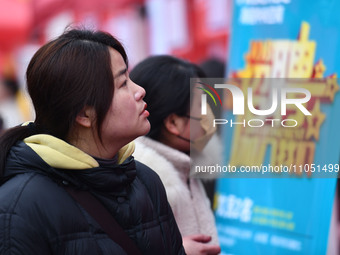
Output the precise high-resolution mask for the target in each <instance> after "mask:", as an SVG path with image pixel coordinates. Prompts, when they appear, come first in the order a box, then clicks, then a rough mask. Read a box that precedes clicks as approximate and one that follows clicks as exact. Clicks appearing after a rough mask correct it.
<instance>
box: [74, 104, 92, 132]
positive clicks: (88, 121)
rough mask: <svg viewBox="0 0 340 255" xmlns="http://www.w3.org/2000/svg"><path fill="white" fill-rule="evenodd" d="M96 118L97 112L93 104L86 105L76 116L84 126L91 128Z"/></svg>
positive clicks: (78, 121)
mask: <svg viewBox="0 0 340 255" xmlns="http://www.w3.org/2000/svg"><path fill="white" fill-rule="evenodd" d="M95 119H96V112H95V110H94V108H93V107H92V106H85V107H84V108H83V109H82V110H81V111H80V112H79V113H78V114H77V117H76V122H77V123H78V124H79V125H81V126H83V127H87V128H90V127H91V126H92V124H93V123H94V120H95Z"/></svg>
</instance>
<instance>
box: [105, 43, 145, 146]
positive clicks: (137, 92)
mask: <svg viewBox="0 0 340 255" xmlns="http://www.w3.org/2000/svg"><path fill="white" fill-rule="evenodd" d="M110 56H111V68H112V73H113V77H114V87H115V88H114V96H113V98H112V103H111V106H110V108H109V110H108V112H107V114H106V116H105V119H104V121H103V124H102V130H101V135H102V141H103V143H104V146H105V147H106V148H107V147H108V146H110V144H115V145H116V146H117V145H118V144H119V145H121V146H124V145H125V144H127V143H129V142H130V141H132V140H134V139H135V138H137V137H138V136H142V135H145V134H147V133H148V132H149V130H150V123H149V121H148V119H147V117H148V116H149V112H148V111H147V110H146V103H145V102H144V101H143V98H144V96H145V90H144V89H143V88H142V87H140V86H138V85H137V84H135V83H134V82H133V81H131V80H130V78H129V73H128V71H127V66H126V64H125V62H124V60H123V58H122V56H121V55H120V53H119V52H118V51H116V50H114V49H112V48H110Z"/></svg>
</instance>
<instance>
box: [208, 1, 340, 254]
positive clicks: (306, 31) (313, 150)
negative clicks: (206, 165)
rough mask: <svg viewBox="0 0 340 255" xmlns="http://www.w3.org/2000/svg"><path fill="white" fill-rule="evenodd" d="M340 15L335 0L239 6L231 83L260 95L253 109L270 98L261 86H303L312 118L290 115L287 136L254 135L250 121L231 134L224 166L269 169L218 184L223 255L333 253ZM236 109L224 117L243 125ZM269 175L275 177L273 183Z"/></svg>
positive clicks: (283, 132) (339, 151) (227, 130)
mask: <svg viewBox="0 0 340 255" xmlns="http://www.w3.org/2000/svg"><path fill="white" fill-rule="evenodd" d="M339 11H340V2H339V1H334V0H330V1H321V0H320V1H302V0H300V1H292V0H264V1H259V0H238V1H234V10H233V22H232V30H231V31H232V32H231V42H230V54H229V59H228V72H229V77H232V78H235V79H238V80H241V85H239V87H240V88H241V89H242V90H243V91H244V92H245V91H246V90H245V89H246V88H249V87H253V92H254V96H253V97H254V98H255V100H254V102H262V101H263V100H264V98H265V97H266V96H268V93H267V92H268V90H266V89H264V87H265V86H264V85H262V87H261V86H258V84H257V85H256V84H255V85H254V83H252V82H251V80H252V79H253V78H257V79H262V78H275V79H278V80H286V78H290V80H289V82H290V83H294V79H296V80H297V82H296V83H298V85H296V83H295V85H293V86H295V88H296V87H300V88H305V89H307V90H308V91H310V94H311V99H310V100H309V102H308V103H307V104H304V106H305V107H306V109H307V110H308V111H309V112H310V113H311V116H304V115H302V114H301V113H298V112H299V110H296V109H295V112H294V111H293V113H292V112H290V113H288V114H287V115H288V117H287V118H289V116H290V118H291V119H294V120H296V122H299V125H297V126H296V127H293V128H290V129H289V130H288V131H287V128H286V129H284V128H282V127H280V128H279V129H277V131H275V132H268V131H266V132H263V133H261V132H259V131H256V132H255V131H254V127H253V126H254V125H255V121H254V120H252V119H251V120H252V122H249V119H247V118H245V119H246V120H244V119H243V120H244V121H245V122H244V123H245V124H244V125H242V124H237V125H233V126H231V125H225V126H224V127H223V134H224V144H225V151H224V165H229V166H235V167H237V169H238V171H239V170H240V169H241V168H242V167H243V169H247V167H248V169H251V166H258V167H259V168H261V170H262V171H263V169H265V170H266V171H267V172H265V175H263V173H262V175H260V177H261V178H240V176H241V177H242V174H240V175H232V174H230V173H229V175H227V176H226V177H228V178H220V179H219V180H218V183H217V191H216V196H215V205H214V207H215V215H216V223H217V228H218V233H219V239H220V243H221V246H222V253H223V254H261V255H262V254H277V255H281V254H282V255H289V254H315V255H319V254H326V252H327V242H328V234H329V227H330V219H331V214H332V208H333V202H334V195H335V187H336V182H337V178H336V177H337V175H338V172H339V155H340V132H339V131H338V127H339V125H340V119H339V117H338V115H339V110H340V93H338V92H339V85H338V83H339V82H338V80H337V79H336V77H337V75H338V74H339V73H340V70H339V69H340V53H339V49H340V37H339V31H340V30H339V27H340V19H338V13H339ZM302 78H303V79H302ZM242 80H243V82H242ZM245 80H246V82H244V81H245ZM249 80H250V81H249ZM254 80H256V79H254ZM286 81H287V80H286ZM244 83H247V85H246V86H243V85H244ZM242 84H243V85H242ZM249 84H250V85H249ZM242 86H243V87H242ZM255 87H256V88H255ZM256 98H257V99H258V100H256ZM225 101H228V100H225ZM229 101H230V100H229ZM255 104H256V103H255ZM231 109H232V106H231V105H230V104H229V105H226V106H225V114H224V116H223V118H224V119H225V120H229V122H228V123H230V120H233V121H234V122H236V123H242V122H241V120H240V116H235V115H233V114H232V110H231ZM243 117H244V116H243ZM281 120H282V119H280V121H281ZM258 123H259V121H257V124H256V125H260V124H261V122H260V124H258ZM281 123H282V122H281ZM261 127H262V126H261ZM262 129H263V128H262ZM257 130H259V129H257ZM270 167H272V172H271V173H270V174H271V175H272V176H274V177H275V178H268V177H271V176H270V175H268V174H267V173H268V169H270ZM275 167H276V169H277V170H279V171H275ZM280 167H281V170H280ZM282 167H283V168H284V167H287V169H288V171H287V172H286V174H285V175H284V174H282ZM278 172H280V173H278ZM283 172H284V171H283ZM278 175H280V177H283V178H277V177H278ZM231 177H237V178H231Z"/></svg>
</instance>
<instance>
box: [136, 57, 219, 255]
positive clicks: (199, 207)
mask: <svg viewBox="0 0 340 255" xmlns="http://www.w3.org/2000/svg"><path fill="white" fill-rule="evenodd" d="M203 76H204V73H203V72H202V71H201V70H200V69H199V68H198V67H197V66H196V65H194V64H191V63H189V62H186V61H184V60H181V59H178V58H175V57H172V56H166V55H162V56H153V57H149V58H147V59H145V60H144V61H142V62H140V63H139V64H138V65H136V66H135V67H134V68H133V70H132V71H131V73H130V77H131V79H132V80H133V81H134V82H136V83H138V84H139V85H140V86H142V87H143V88H144V89H145V90H146V97H145V101H146V103H147V104H148V109H149V112H150V118H149V120H150V124H151V130H150V132H149V133H148V134H147V135H146V137H141V138H139V139H137V140H136V150H135V154H134V156H135V158H136V159H137V160H140V161H141V162H143V163H144V164H146V165H148V166H149V167H150V168H152V169H153V170H154V171H156V172H157V174H158V175H159V176H160V178H161V180H162V182H163V184H164V186H165V189H166V192H167V196H168V199H169V202H170V205H171V207H172V210H173V212H174V215H175V219H176V221H177V224H178V227H179V229H180V232H181V234H182V236H183V245H184V248H185V251H186V253H187V254H189V255H191V254H218V253H219V252H220V247H219V244H218V238H217V231H216V226H215V219H214V215H213V213H212V211H211V209H210V205H209V200H208V198H207V196H206V193H205V191H204V188H203V186H202V183H201V181H200V180H199V179H196V178H191V177H190V175H189V174H190V156H189V152H190V144H191V145H192V146H193V147H194V148H196V147H199V148H197V150H202V149H203V148H204V145H205V144H206V142H207V141H209V138H210V137H211V135H212V134H213V130H206V129H205V128H204V127H203V126H202V125H201V124H202V123H203V122H204V121H203V120H202V119H200V118H199V117H198V116H200V95H201V90H195V91H193V90H191V86H190V78H199V77H203ZM198 81H199V80H198ZM193 88H194V87H192V89H193ZM190 91H191V92H192V95H191V93H190ZM190 96H192V98H191V99H192V105H191V106H192V107H190ZM190 109H192V110H191V111H190ZM190 119H192V121H196V122H197V124H196V125H194V127H191V128H190ZM202 121H203V122H202ZM190 133H191V134H190ZM191 139H193V140H191Z"/></svg>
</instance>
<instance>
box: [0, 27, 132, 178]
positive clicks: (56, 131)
mask: <svg viewBox="0 0 340 255" xmlns="http://www.w3.org/2000/svg"><path fill="white" fill-rule="evenodd" d="M109 48H113V49H115V50H117V51H118V52H119V53H120V54H121V56H122V57H123V60H124V61H125V63H126V65H127V62H128V60H127V56H126V53H125V50H124V48H123V46H122V45H121V43H120V42H119V41H118V40H116V39H115V38H114V37H113V36H111V35H110V34H108V33H105V32H101V31H89V30H80V29H71V30H68V31H66V32H65V33H63V34H62V35H61V36H59V37H58V38H56V39H55V40H53V41H50V42H49V43H47V44H45V45H44V46H42V47H41V48H40V49H39V50H38V51H37V52H36V53H35V54H34V56H33V58H32V59H31V61H30V63H29V65H28V68H27V71H26V81H27V89H28V92H29V95H30V97H31V99H32V102H33V105H34V110H35V115H36V119H35V121H34V123H35V125H34V127H35V128H34V132H32V130H33V129H32V125H28V126H18V127H14V128H12V129H9V130H8V131H6V132H5V133H4V134H3V135H2V136H1V137H0V177H1V176H2V175H3V171H4V166H5V162H6V157H7V154H8V152H9V150H10V148H11V147H12V146H13V145H14V144H15V143H16V142H17V141H19V140H23V139H24V138H26V137H28V136H30V135H32V134H34V133H36V134H39V133H48V134H51V135H53V136H55V137H58V138H60V139H63V140H66V139H67V136H68V133H69V131H70V129H71V128H72V126H73V125H74V123H75V118H76V116H77V114H78V113H79V112H80V111H81V110H82V109H83V108H84V107H85V106H92V107H93V108H94V109H95V111H96V117H97V119H96V125H97V132H98V136H99V138H101V136H100V130H101V125H102V122H103V120H104V118H105V115H106V113H107V111H108V109H109V107H110V104H111V101H112V98H113V93H114V78H113V74H112V70H111V59H110V53H109Z"/></svg>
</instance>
